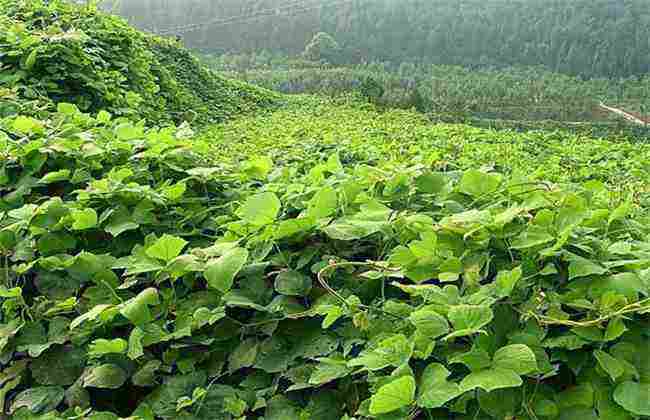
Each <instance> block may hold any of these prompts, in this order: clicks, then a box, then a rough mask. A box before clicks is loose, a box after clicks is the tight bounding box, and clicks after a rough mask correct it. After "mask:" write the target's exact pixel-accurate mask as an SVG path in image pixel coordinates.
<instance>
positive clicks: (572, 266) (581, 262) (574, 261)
mask: <svg viewBox="0 0 650 420" xmlns="http://www.w3.org/2000/svg"><path fill="white" fill-rule="evenodd" d="M570 261H571V262H570V263H569V280H573V279H575V278H578V277H585V276H592V275H600V274H605V273H606V272H607V269H606V268H605V267H602V266H601V265H599V264H597V263H595V262H593V261H591V260H588V259H586V258H583V257H580V256H578V255H571V256H570Z"/></svg>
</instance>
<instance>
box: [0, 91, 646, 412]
mask: <svg viewBox="0 0 650 420" xmlns="http://www.w3.org/2000/svg"><path fill="white" fill-rule="evenodd" d="M294 107H295V108H286V109H284V110H282V111H279V112H276V113H273V114H272V115H263V116H257V117H250V118H241V119H236V120H234V121H232V122H229V123H227V124H225V125H221V126H219V127H215V128H214V129H212V130H208V131H204V132H203V133H202V134H201V136H199V137H192V135H191V132H190V131H188V130H187V128H186V127H184V128H181V129H179V130H175V129H172V128H167V129H162V130H160V129H156V128H151V129H145V128H144V127H143V126H142V125H141V124H133V123H131V122H129V121H127V120H125V119H123V118H117V119H115V118H112V117H111V115H110V114H109V113H107V112H105V111H101V112H99V113H98V114H97V115H88V114H83V113H80V112H79V111H78V110H77V109H76V108H75V107H74V106H73V105H70V104H64V103H61V104H59V105H58V107H57V108H58V112H57V113H54V114H51V115H49V117H48V119H47V120H40V119H33V118H30V117H28V116H13V117H8V118H4V119H3V120H2V121H1V122H0V153H2V157H3V159H4V160H3V162H2V164H0V263H1V264H2V265H1V268H2V269H0V282H1V283H0V284H1V285H0V301H1V302H2V304H1V306H0V308H1V310H0V363H2V367H1V368H0V392H1V395H2V398H3V399H4V404H5V410H6V412H7V413H9V415H10V416H11V418H12V419H17V420H59V419H61V420H62V419H70V418H84V419H90V420H118V419H119V418H125V417H128V418H131V419H135V420H154V419H186V420H190V419H191V420H213V419H224V420H235V419H244V418H252V419H255V418H260V419H261V418H264V419H265V420H289V419H292V420H293V419H304V420H340V419H352V418H355V419H379V420H388V419H391V420H412V419H421V418H433V419H450V418H453V419H463V420H475V419H482V420H485V419H498V420H503V419H509V418H516V419H524V420H537V419H557V420H573V419H576V418H580V419H583V420H596V419H620V420H633V419H638V418H644V417H643V416H648V415H650V407H649V406H648V405H647V395H648V392H649V391H650V363H649V357H648V353H647V352H646V351H645V350H646V349H647V348H648V345H650V340H649V339H648V334H647V331H648V326H649V323H648V315H647V314H648V312H650V300H649V296H650V257H649V256H650V251H649V250H650V243H649V242H648V237H649V233H650V231H649V229H648V218H647V211H646V210H645V209H644V208H643V206H644V205H645V204H646V203H645V200H644V199H645V196H644V192H643V189H644V188H643V186H644V185H647V179H648V173H649V170H648V167H647V164H646V161H647V159H646V158H645V156H647V154H648V148H647V147H645V146H642V145H639V144H637V145H633V144H626V143H621V144H617V143H615V142H609V143H608V142H606V141H597V142H595V141H594V142H593V143H592V141H591V140H590V139H589V138H585V137H582V138H581V137H576V136H573V135H571V134H566V133H561V132H556V133H553V134H542V133H529V134H516V133H512V132H498V131H490V130H481V129H475V128H471V127H466V126H461V125H440V126H435V127H431V126H428V125H427V124H426V122H425V121H424V120H423V118H422V116H421V115H418V114H415V113H410V112H403V111H400V112H391V113H384V114H379V113H377V112H376V111H375V110H373V109H372V108H371V107H368V106H366V105H358V104H357V105H345V106H342V105H338V106H334V105H331V104H326V103H325V104H323V103H317V102H313V101H312V102H306V103H304V104H302V105H301V104H296V105H294ZM608 151H609V152H608ZM635 151H636V152H635ZM574 155H575V156H578V155H579V156H580V159H572V156H574ZM589 159H592V160H589ZM590 168H591V169H590ZM622 183H625V185H624V186H623V188H619V186H620V185H621V184H622ZM616 189H618V191H615V190H616Z"/></svg>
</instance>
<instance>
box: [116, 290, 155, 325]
mask: <svg viewBox="0 0 650 420" xmlns="http://www.w3.org/2000/svg"><path fill="white" fill-rule="evenodd" d="M158 303H159V299H158V290H156V289H154V288H152V287H150V288H148V289H145V290H143V291H142V292H140V293H139V294H138V295H137V296H136V297H134V298H132V299H129V300H127V301H126V302H124V303H123V304H122V305H120V314H122V315H123V316H124V317H125V318H126V319H128V320H129V321H131V322H132V323H133V324H134V325H137V326H141V325H143V324H146V323H147V322H150V321H151V320H152V316H151V312H150V310H149V306H150V305H157V304H158Z"/></svg>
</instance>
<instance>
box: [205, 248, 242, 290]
mask: <svg viewBox="0 0 650 420" xmlns="http://www.w3.org/2000/svg"><path fill="white" fill-rule="evenodd" d="M246 261H248V251H247V250H246V249H244V248H235V249H232V250H230V251H227V252H226V253H225V254H223V255H222V256H221V257H219V258H218V259H216V260H215V261H213V262H209V263H208V266H207V268H206V269H205V272H204V276H205V278H206V280H207V281H208V286H210V287H211V288H213V289H217V290H219V291H220V292H222V293H226V292H228V291H229V290H230V289H231V288H232V285H233V283H234V280H235V276H237V273H239V271H240V270H241V269H242V268H243V267H244V265H245V264H246Z"/></svg>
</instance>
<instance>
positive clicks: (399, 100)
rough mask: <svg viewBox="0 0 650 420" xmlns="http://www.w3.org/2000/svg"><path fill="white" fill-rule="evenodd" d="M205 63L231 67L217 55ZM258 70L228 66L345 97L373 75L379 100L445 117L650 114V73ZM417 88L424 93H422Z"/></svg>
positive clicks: (270, 85) (272, 82) (263, 80)
mask: <svg viewBox="0 0 650 420" xmlns="http://www.w3.org/2000/svg"><path fill="white" fill-rule="evenodd" d="M202 60H203V62H205V63H207V64H208V65H211V66H212V67H213V68H215V69H226V70H227V68H224V66H223V64H219V61H215V59H214V58H211V57H205V56H203V57H202ZM289 65H291V62H289V63H287V64H277V65H276V66H277V67H278V68H273V67H272V68H270V69H269V68H252V69H247V70H244V71H233V70H228V71H227V72H226V74H228V75H229V76H230V77H233V78H237V79H241V80H243V81H246V82H248V83H251V84H254V85H258V86H261V87H264V88H266V89H270V90H274V91H278V92H282V93H288V94H300V93H312V94H322V95H328V96H333V97H336V96H340V95H344V94H346V93H348V92H350V91H358V92H362V91H363V84H364V83H363V82H364V80H367V79H372V80H373V81H375V82H376V83H377V84H378V85H379V86H381V94H380V95H378V97H377V98H376V103H377V104H379V105H382V106H388V107H400V108H411V107H417V108H419V109H420V110H421V111H424V112H428V113H430V114H432V115H434V116H436V117H437V118H443V119H445V120H456V121H459V120H464V121H471V120H509V121H531V122H541V121H556V122H557V121H559V122H591V123H598V122H600V123H610V124H613V123H615V122H616V121H617V119H618V117H617V116H616V115H613V114H611V113H609V112H603V110H602V109H601V108H599V104H600V103H605V104H607V105H609V106H614V107H619V108H621V109H623V110H625V111H628V112H633V113H635V114H636V115H637V116H641V117H642V119H643V117H646V116H647V115H648V114H650V79H648V77H647V76H646V77H640V78H629V79H621V80H610V79H589V80H582V79H580V78H577V77H571V76H567V75H562V74H557V73H553V72H550V71H548V70H544V69H543V68H527V67H519V68H517V67H515V68H508V69H499V70H490V69H487V70H467V69H464V68H462V67H457V66H441V65H432V66H413V67H407V68H406V69H403V68H401V69H398V70H390V69H386V68H384V67H383V66H381V65H378V64H375V65H373V64H369V65H365V66H364V65H359V66H355V67H350V66H348V67H325V68H287V66H289ZM415 92H417V98H415V97H414V95H415Z"/></svg>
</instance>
